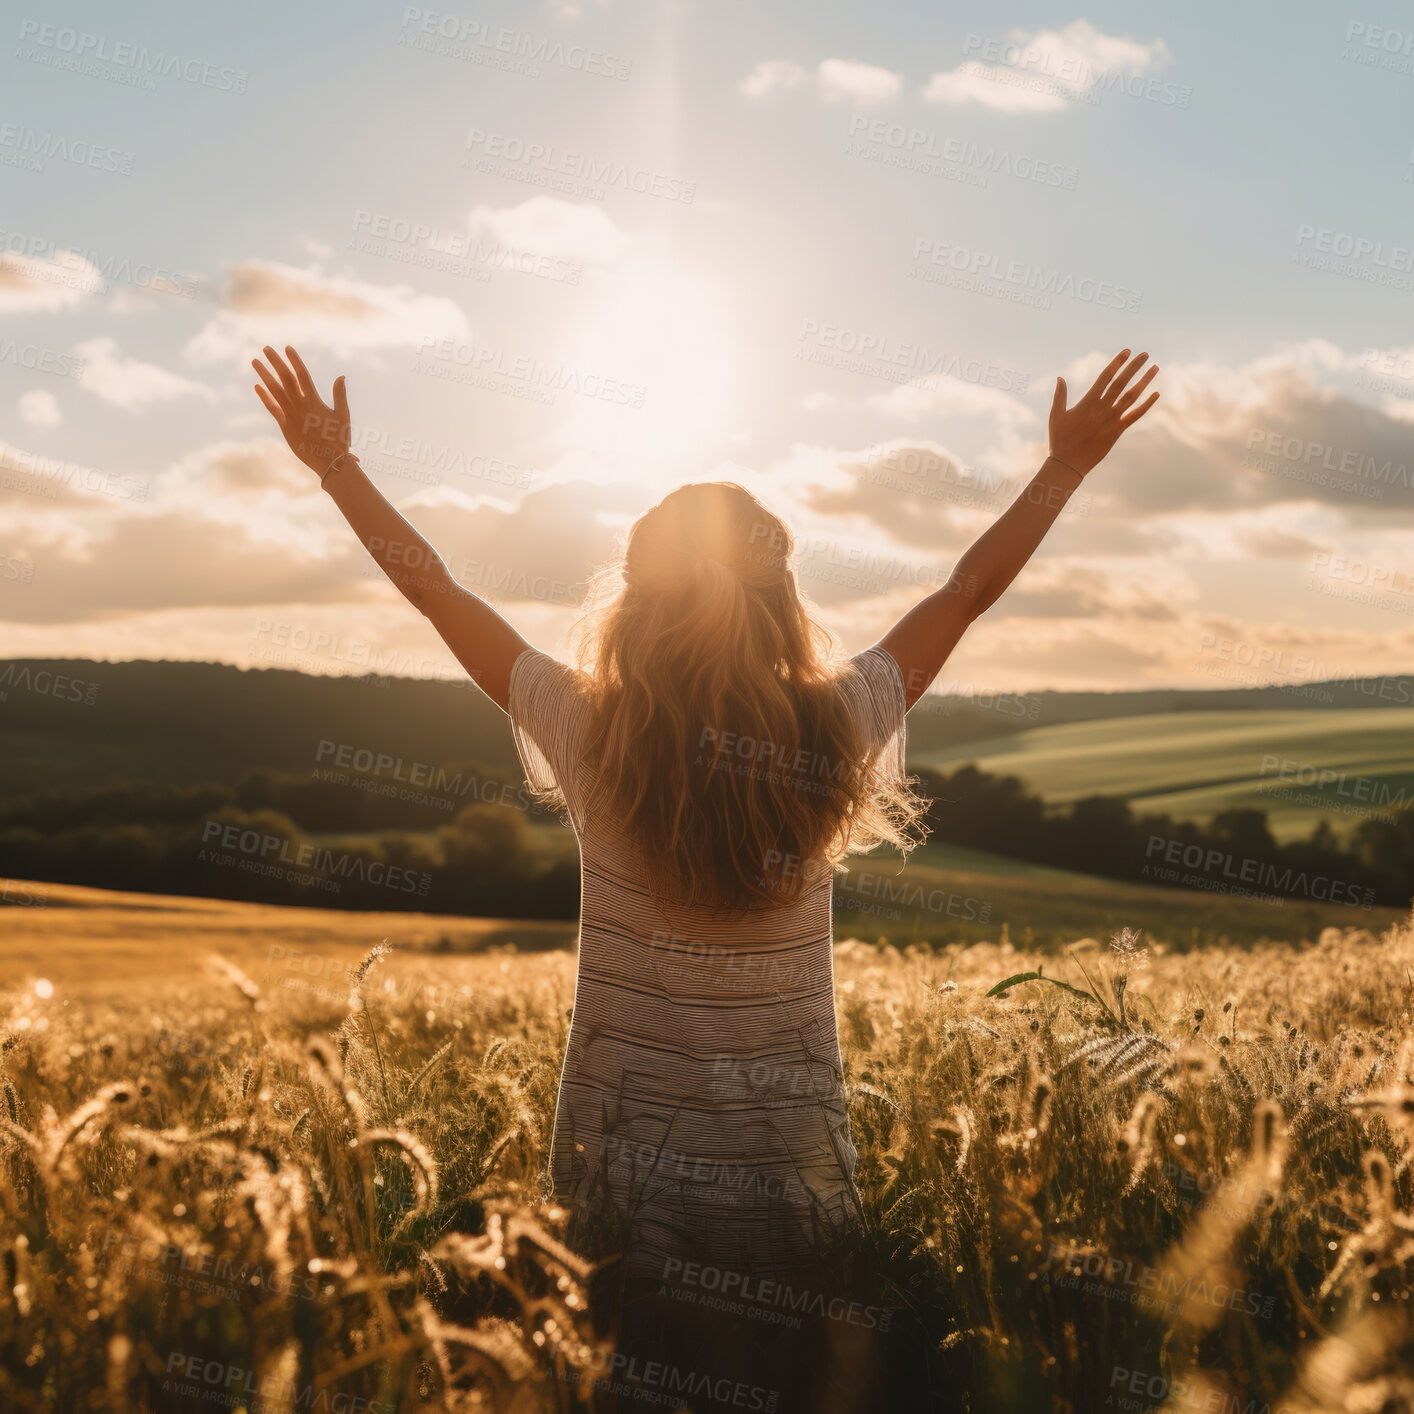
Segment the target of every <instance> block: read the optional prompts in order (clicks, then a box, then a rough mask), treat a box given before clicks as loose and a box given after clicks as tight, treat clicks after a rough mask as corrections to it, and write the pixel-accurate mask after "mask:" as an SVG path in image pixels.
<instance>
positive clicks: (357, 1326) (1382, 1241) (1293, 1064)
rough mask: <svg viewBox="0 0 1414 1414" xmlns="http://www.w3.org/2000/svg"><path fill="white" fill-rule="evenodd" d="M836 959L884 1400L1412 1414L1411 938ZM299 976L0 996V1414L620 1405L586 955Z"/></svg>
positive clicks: (229, 972)
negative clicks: (566, 1068) (567, 1208)
mask: <svg viewBox="0 0 1414 1414" xmlns="http://www.w3.org/2000/svg"><path fill="white" fill-rule="evenodd" d="M395 962H396V963H397V964H398V966H399V969H400V970H399V971H398V972H397V974H396V976H395V975H394V974H393V971H392V968H393V964H394V963H395ZM836 969H837V981H838V992H837V996H838V1010H839V1020H840V1031H841V1038H842V1043H843V1046H844V1050H845V1054H846V1066H847V1071H846V1079H847V1083H848V1086H849V1102H850V1111H851V1117H852V1123H853V1130H854V1138H855V1143H856V1145H857V1147H858V1150H859V1156H860V1157H859V1163H858V1169H857V1173H856V1177H857V1180H858V1183H859V1186H860V1190H861V1193H862V1195H863V1197H864V1200H865V1204H866V1208H867V1211H868V1213H869V1217H870V1241H871V1244H872V1247H873V1252H872V1259H873V1262H874V1264H875V1266H876V1268H877V1270H878V1271H879V1272H880V1273H881V1280H882V1282H883V1290H884V1292H885V1298H884V1299H885V1300H886V1302H887V1305H888V1308H889V1310H890V1313H891V1316H892V1319H891V1321H890V1322H889V1323H888V1324H889V1335H888V1341H889V1355H890V1358H888V1359H886V1360H885V1361H884V1362H883V1363H882V1365H881V1367H880V1370H881V1373H880V1375H879V1383H880V1385H881V1386H882V1387H883V1388H882V1393H881V1395H880V1404H881V1406H882V1407H888V1408H891V1409H927V1408H938V1409H948V1408H959V1409H969V1410H984V1409H986V1410H991V1409H996V1410H1028V1411H1029V1410H1038V1409H1048V1408H1053V1409H1062V1410H1073V1411H1086V1414H1088V1411H1092V1410H1098V1409H1150V1408H1160V1407H1163V1408H1165V1409H1168V1410H1173V1411H1189V1410H1192V1411H1220V1412H1221V1414H1237V1411H1244V1414H1245V1411H1249V1410H1250V1411H1254V1414H1255V1412H1256V1411H1261V1410H1263V1409H1270V1410H1280V1409H1283V1408H1285V1409H1287V1410H1290V1411H1293V1414H1295V1412H1296V1411H1300V1414H1308V1412H1309V1411H1317V1410H1321V1411H1328V1410H1341V1411H1350V1414H1355V1411H1357V1410H1358V1411H1364V1410H1383V1411H1389V1414H1393V1411H1396V1410H1401V1409H1414V1382H1411V1374H1410V1371H1411V1368H1414V1358H1411V1357H1414V1325H1411V1321H1410V1316H1409V1299H1410V1286H1411V1275H1414V1273H1412V1272H1411V1261H1414V1217H1412V1216H1411V1178H1410V1169H1409V1157H1410V1142H1411V1125H1414V1040H1411V1036H1414V1032H1411V1027H1410V1012H1411V1006H1412V1005H1414V998H1411V986H1414V926H1409V925H1405V926H1404V927H1402V928H1400V929H1396V930H1394V931H1393V932H1391V933H1390V934H1388V935H1387V936H1385V937H1384V938H1381V939H1376V938H1373V937H1371V936H1369V935H1367V934H1362V933H1358V932H1348V933H1343V934H1342V933H1337V932H1336V931H1335V930H1329V931H1328V932H1327V933H1326V934H1325V935H1323V937H1322V938H1321V940H1320V943H1319V944H1318V945H1316V946H1314V947H1307V948H1301V949H1297V948H1286V947H1279V946H1275V945H1266V946H1263V947H1260V948H1257V949H1254V950H1251V951H1242V952H1237V951H1233V952H1218V951H1210V952H1201V953H1187V954H1184V955H1182V956H1162V955H1158V954H1157V953H1155V952H1153V950H1151V949H1147V948H1146V947H1145V946H1144V941H1143V938H1142V936H1140V935H1138V934H1131V933H1125V934H1122V935H1120V937H1118V938H1117V939H1115V940H1114V943H1113V945H1111V944H1110V943H1108V942H1104V943H1101V942H1085V943H1082V944H1080V945H1077V946H1076V947H1075V948H1073V949H1072V950H1071V951H1070V953H1069V954H1068V955H1064V956H1057V955H1051V956H1048V957H1039V956H1026V955H1023V954H1021V953H1019V952H1017V951H1016V950H1014V949H1012V948H1011V947H1010V946H1009V945H1008V944H1005V943H1001V944H983V945H977V946H973V947H970V948H966V949H962V948H951V949H946V950H940V951H933V950H930V949H927V948H923V947H906V948H903V949H898V948H894V947H889V946H882V947H874V946H872V945H871V946H866V945H863V944H858V943H844V944H841V945H840V947H839V948H838V949H837V952H836ZM419 972H422V973H425V974H426V975H427V976H428V977H429V978H432V979H434V980H435V984H436V985H435V991H424V990H423V989H421V988H420V987H418V986H417V985H409V980H410V979H413V981H414V983H415V979H416V977H417V974H418V973H419ZM1036 973H1039V974H1040V975H1039V976H1037V975H1030V976H1028V975H1027V974H1036ZM1018 978H1020V980H1017V979H1018ZM449 979H451V980H450V981H449ZM1008 979H1011V981H1010V985H1009V986H1007V987H1006V988H1005V989H1003V990H1000V991H995V989H997V987H998V984H1000V983H1003V982H1006V981H1007V980H1008ZM277 981H278V979H276V981H272V980H271V979H270V978H268V977H266V978H263V979H257V980H253V979H252V978H251V977H249V976H247V975H246V974H245V973H244V972H242V971H241V970H240V969H239V968H238V967H236V966H235V965H234V964H233V963H231V962H229V961H227V962H223V963H221V964H219V967H218V969H217V970H213V973H212V975H211V977H210V978H209V979H203V980H201V981H200V982H197V983H193V984H191V985H188V986H185V987H182V988H170V987H156V986H154V987H153V988H151V989H150V990H149V991H147V992H145V993H139V994H136V1000H131V999H130V1000H126V1001H121V1002H119V1001H114V1002H113V1003H111V1004H109V1005H106V1006H102V1007H98V1006H91V1005H90V1006H82V1007H81V1006H79V1005H77V1004H70V1003H69V1002H68V1000H67V999H66V998H65V996H64V995H63V993H62V991H53V992H52V993H51V992H50V989H48V988H46V987H43V986H40V987H38V988H36V987H35V986H30V987H27V988H25V989H23V990H19V991H12V992H10V993H7V994H4V995H3V997H0V1047H3V1075H2V1076H0V1221H2V1222H3V1229H0V1404H3V1407H4V1408H6V1409H15V1410H45V1411H48V1410H55V1411H66V1414H67V1411H70V1410H86V1409H103V1410H113V1411H120V1414H121V1412H124V1411H125V1412H126V1414H141V1412H142V1411H157V1410H177V1409H181V1410H188V1409H205V1408H210V1407H213V1406H214V1407H226V1408H247V1409H249V1410H251V1411H253V1414H254V1411H262V1414H269V1412H270V1411H291V1414H293V1411H300V1410H310V1409H330V1410H343V1411H349V1414H360V1411H369V1410H372V1411H376V1412H377V1414H382V1411H385V1410H393V1409H397V1410H424V1409H425V1410H433V1409H435V1410H461V1409H471V1408H479V1409H496V1410H515V1411H540V1410H568V1409H576V1408H586V1407H596V1406H595V1400H596V1398H597V1395H596V1383H595V1382H596V1380H597V1379H599V1378H600V1376H602V1374H603V1372H604V1370H605V1368H606V1367H605V1359H606V1354H607V1352H606V1347H605V1346H604V1344H603V1343H602V1341H601V1340H600V1339H599V1338H597V1337H596V1334H595V1331H596V1327H595V1323H594V1312H593V1311H592V1310H591V1309H590V1306H591V1285H592V1283H591V1273H590V1271H589V1269H588V1268H587V1266H586V1265H585V1264H584V1263H583V1262H582V1261H580V1259H579V1258H578V1257H577V1256H576V1255H575V1254H574V1253H573V1252H571V1251H569V1250H567V1249H566V1248H565V1246H564V1245H563V1244H562V1242H561V1232H562V1229H561V1219H562V1216H563V1215H562V1214H560V1213H558V1212H557V1211H556V1210H555V1209H554V1208H553V1207H548V1206H546V1205H545V1204H544V1203H543V1201H542V1190H541V1171H542V1167H543V1163H544V1157H545V1152H546V1146H547V1143H548V1139H549V1129H550V1123H551V1119H552V1115H553V1110H554V1100H555V1092H556V1086H557V1081H558V1067H559V1061H560V1056H561V1054H562V1050H563V1045H564V1041H565V1035H566V1026H567V1013H568V1009H569V1007H570V1005H571V1002H572V998H573V959H572V958H571V957H570V956H569V955H567V954H551V955H545V954H540V955H537V956H534V957H531V958H513V959H506V958H502V957H481V958H470V959H468V958H459V959H458V958H431V957H428V958H418V959H412V960H409V959H407V958H399V959H388V958H385V957H382V956H380V955H379V950H377V949H375V950H374V952H373V953H372V954H370V955H369V956H368V957H367V958H366V959H365V960H364V962H363V964H362V965H361V966H360V967H358V968H356V969H352V970H351V971H350V974H349V976H348V979H347V995H342V994H341V995H339V996H338V997H336V998H331V997H330V996H328V995H327V994H325V993H324V992H321V991H316V990H313V989H310V990H298V989H297V990H294V991H291V990H289V989H288V988H286V987H282V986H279V985H277ZM994 991H995V994H993V995H989V992H994ZM429 996H435V1004H433V1003H429V1001H428V998H429ZM659 1407H671V1406H670V1405H669V1406H659Z"/></svg>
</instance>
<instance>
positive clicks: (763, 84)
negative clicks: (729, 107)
mask: <svg viewBox="0 0 1414 1414" xmlns="http://www.w3.org/2000/svg"><path fill="white" fill-rule="evenodd" d="M804 78H805V70H804V69H803V68H801V66H800V65H799V64H797V63H795V62H794V61H793V60H791V59H763V60H762V61H761V62H760V63H759V64H757V66H756V67H755V68H754V69H752V71H751V72H750V73H749V74H747V76H746V77H745V78H744V79H742V81H741V82H740V83H739V84H737V91H738V92H739V93H741V94H743V95H744V96H745V97H747V98H766V97H767V96H768V95H770V94H772V93H780V92H784V91H786V90H789V89H792V88H798V87H799V86H800V84H801V82H802V81H803V80H804Z"/></svg>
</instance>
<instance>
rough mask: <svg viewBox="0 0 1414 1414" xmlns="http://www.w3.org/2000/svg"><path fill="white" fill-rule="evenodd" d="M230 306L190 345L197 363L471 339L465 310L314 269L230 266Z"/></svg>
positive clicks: (268, 263) (253, 263) (344, 353)
mask: <svg viewBox="0 0 1414 1414" xmlns="http://www.w3.org/2000/svg"><path fill="white" fill-rule="evenodd" d="M222 301H223V304H224V305H225V308H223V309H222V310H221V311H220V312H219V313H218V314H217V315H216V316H215V318H213V319H211V320H210V321H208V322H207V324H206V325H205V327H204V328H202V329H201V330H199V331H198V332H197V333H196V334H195V335H193V336H192V338H191V339H189V340H188V341H187V344H186V348H185V350H184V352H185V353H186V356H187V357H188V358H190V359H192V360H194V361H195V362H197V363H217V362H222V361H226V360H233V361H234V362H236V363H238V364H241V365H245V364H247V363H248V362H249V360H250V359H251V358H253V357H254V356H255V355H256V354H258V353H259V351H260V350H261V349H262V348H263V347H264V346H265V345H266V344H273V345H275V347H276V348H280V347H282V346H283V345H285V344H295V345H296V346H299V345H303V346H305V347H310V348H316V349H328V350H329V351H330V352H332V353H333V354H335V355H336V356H338V357H348V356H349V355H350V354H353V353H362V352H366V351H369V350H372V349H382V348H415V347H417V346H418V344H419V343H420V342H421V341H422V340H423V339H424V338H433V339H458V340H462V339H465V338H466V337H467V321H466V315H465V313H464V312H463V311H462V309H461V307H460V305H458V304H456V303H455V302H454V301H453V300H449V299H444V298H442V297H441V296H439V295H425V294H419V293H418V292H417V291H416V290H414V289H413V288H412V287H411V286H408V285H375V284H371V283H369V282H368V281H365V280H358V279H354V278H353V277H351V276H348V275H332V274H329V273H327V272H326V271H324V270H322V269H321V268H320V267H319V266H318V265H317V264H315V265H311V266H308V267H307V268H305V269H303V270H301V269H298V268H296V267H295V266H293V265H284V264H281V263H280V262H279V261H274V260H245V261H241V262H240V263H239V264H237V265H234V266H232V267H231V270H230V280H229V283H228V285H227V288H226V289H225V291H224V292H223V294H222Z"/></svg>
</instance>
